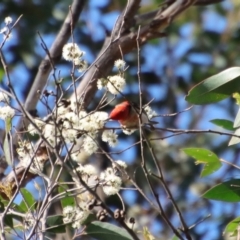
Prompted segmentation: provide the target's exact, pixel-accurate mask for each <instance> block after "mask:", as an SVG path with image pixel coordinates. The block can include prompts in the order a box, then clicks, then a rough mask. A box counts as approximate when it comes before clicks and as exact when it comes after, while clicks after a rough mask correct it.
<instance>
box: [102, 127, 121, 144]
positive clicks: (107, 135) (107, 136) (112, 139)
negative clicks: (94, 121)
mask: <svg viewBox="0 0 240 240" xmlns="http://www.w3.org/2000/svg"><path fill="white" fill-rule="evenodd" d="M117 137H118V135H117V134H116V133H115V132H114V131H113V130H105V131H103V133H102V140H103V141H104V142H108V144H109V146H110V147H115V146H116V145H117V144H118V140H117Z"/></svg>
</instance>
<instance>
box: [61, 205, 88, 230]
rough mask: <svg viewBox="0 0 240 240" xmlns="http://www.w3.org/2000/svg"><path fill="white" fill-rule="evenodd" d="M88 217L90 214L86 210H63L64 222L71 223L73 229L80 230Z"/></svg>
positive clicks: (67, 208)
mask: <svg viewBox="0 0 240 240" xmlns="http://www.w3.org/2000/svg"><path fill="white" fill-rule="evenodd" d="M88 215H89V212H88V211H86V210H81V209H80V208H78V207H73V206H66V207H64V209H63V222H64V223H70V222H71V223H72V227H73V228H80V227H81V226H82V223H83V222H84V221H85V220H86V219H87V217H88Z"/></svg>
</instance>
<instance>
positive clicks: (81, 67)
mask: <svg viewBox="0 0 240 240" xmlns="http://www.w3.org/2000/svg"><path fill="white" fill-rule="evenodd" d="M74 65H75V66H76V68H77V70H78V71H79V72H83V71H85V70H86V69H87V67H88V64H87V61H85V60H83V59H74Z"/></svg>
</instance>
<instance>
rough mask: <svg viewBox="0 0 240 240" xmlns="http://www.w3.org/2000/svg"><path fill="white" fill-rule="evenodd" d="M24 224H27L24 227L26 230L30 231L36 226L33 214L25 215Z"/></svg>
mask: <svg viewBox="0 0 240 240" xmlns="http://www.w3.org/2000/svg"><path fill="white" fill-rule="evenodd" d="M24 223H25V226H24V227H25V229H30V228H31V227H32V226H33V225H34V223H35V219H34V217H33V214H32V213H30V212H28V213H27V214H25V217H24Z"/></svg>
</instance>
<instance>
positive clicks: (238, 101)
mask: <svg viewBox="0 0 240 240" xmlns="http://www.w3.org/2000/svg"><path fill="white" fill-rule="evenodd" d="M232 97H233V98H235V99H236V104H237V105H240V94H239V93H238V92H236V93H234V94H233V95H232Z"/></svg>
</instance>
